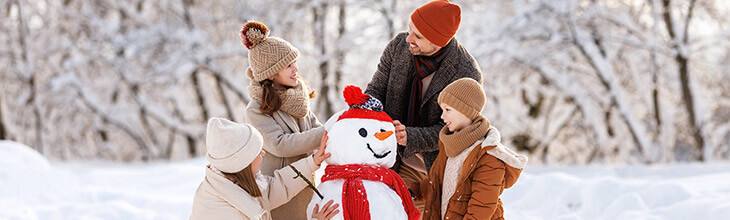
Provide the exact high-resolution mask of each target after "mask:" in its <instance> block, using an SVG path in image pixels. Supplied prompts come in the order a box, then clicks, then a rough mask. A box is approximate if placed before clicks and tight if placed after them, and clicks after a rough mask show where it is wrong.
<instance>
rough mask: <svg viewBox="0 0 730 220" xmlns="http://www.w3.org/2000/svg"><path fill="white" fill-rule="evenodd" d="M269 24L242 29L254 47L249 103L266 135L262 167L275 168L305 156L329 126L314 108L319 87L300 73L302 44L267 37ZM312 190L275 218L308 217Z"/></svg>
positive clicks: (278, 211)
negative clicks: (313, 88)
mask: <svg viewBox="0 0 730 220" xmlns="http://www.w3.org/2000/svg"><path fill="white" fill-rule="evenodd" d="M268 33H269V30H268V28H267V27H266V26H265V25H264V24H262V23H259V22H248V23H246V25H245V26H244V27H243V29H242V30H241V38H242V43H243V44H244V45H245V46H246V48H248V49H249V52H248V60H249V64H250V66H249V67H248V69H247V70H246V72H247V75H248V77H249V78H250V79H251V85H250V86H249V87H248V90H249V96H250V97H251V99H252V101H251V102H250V103H249V104H248V107H247V108H246V117H247V120H248V122H249V123H250V124H251V125H253V126H254V127H255V128H256V129H258V130H259V131H260V132H261V135H262V136H263V138H264V151H266V155H265V156H264V160H263V164H262V165H261V172H262V173H263V174H265V175H272V174H273V173H274V170H276V169H279V168H282V167H284V166H287V165H288V164H290V163H292V162H294V161H297V160H299V159H301V158H304V157H306V156H308V155H309V154H311V153H312V151H313V150H314V149H316V148H317V146H318V143H319V140H320V139H321V137H322V134H324V127H322V124H321V123H320V122H319V120H317V117H316V116H315V115H314V114H313V113H312V112H311V111H309V99H310V98H313V97H314V92H313V91H311V90H310V89H309V86H308V85H307V84H306V82H304V80H303V79H302V78H301V77H299V76H298V74H297V73H298V71H299V69H298V68H297V64H296V59H297V58H298V57H299V51H298V50H297V48H295V47H294V46H292V45H291V44H289V42H287V41H285V40H283V39H281V38H277V37H267V36H268ZM312 195H313V192H312V190H310V189H305V190H303V191H302V192H301V193H299V195H297V196H296V197H294V198H293V199H292V200H291V201H290V202H289V203H287V204H285V205H283V206H281V207H280V208H277V209H275V210H273V211H272V213H271V214H272V217H273V218H274V219H304V218H306V214H305V210H306V208H307V205H308V204H309V200H310V199H311V198H312Z"/></svg>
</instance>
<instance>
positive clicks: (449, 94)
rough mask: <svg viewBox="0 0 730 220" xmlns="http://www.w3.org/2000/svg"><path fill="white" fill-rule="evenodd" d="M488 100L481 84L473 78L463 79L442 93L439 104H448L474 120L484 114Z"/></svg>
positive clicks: (453, 83)
mask: <svg viewBox="0 0 730 220" xmlns="http://www.w3.org/2000/svg"><path fill="white" fill-rule="evenodd" d="M486 99H487V97H486V95H484V89H482V85H481V83H479V82H477V81H476V80H474V79H472V78H461V79H458V80H456V81H454V82H452V83H451V84H449V85H448V86H446V88H444V90H443V91H441V94H439V98H438V103H439V104H441V103H446V104H447V105H449V106H451V107H454V109H456V110H457V111H459V112H461V113H462V114H464V115H465V116H466V117H467V118H469V119H471V120H474V119H475V118H477V116H479V115H480V113H481V112H482V108H484V103H485V102H486Z"/></svg>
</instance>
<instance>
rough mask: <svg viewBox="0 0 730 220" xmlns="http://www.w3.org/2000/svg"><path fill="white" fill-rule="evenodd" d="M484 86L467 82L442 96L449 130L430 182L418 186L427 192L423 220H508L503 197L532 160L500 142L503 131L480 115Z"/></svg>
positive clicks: (442, 134) (443, 133)
mask: <svg viewBox="0 0 730 220" xmlns="http://www.w3.org/2000/svg"><path fill="white" fill-rule="evenodd" d="M485 99H486V97H485V95H484V90H483V89H482V86H481V85H480V84H479V83H478V82H477V81H475V80H473V79H470V78H461V79H459V80H456V81H454V82H453V83H451V84H449V85H448V86H446V88H444V90H443V91H442V92H441V94H440V95H439V97H438V103H439V106H440V107H441V109H442V110H443V113H442V114H441V119H443V120H444V123H446V125H445V126H444V127H443V128H442V129H441V131H440V133H439V154H438V156H437V157H436V161H435V163H434V165H433V167H431V170H430V172H429V179H428V180H427V182H426V181H422V182H421V183H419V184H418V185H417V186H414V189H415V190H414V194H415V195H420V196H417V199H420V197H421V196H422V195H423V194H422V193H426V206H425V210H424V212H423V219H425V220H429V219H504V209H503V208H502V201H501V200H500V199H499V196H500V195H501V194H502V191H503V190H504V189H506V188H509V187H511V186H512V185H514V184H515V182H517V178H519V176H520V173H521V172H522V169H523V168H524V167H525V165H526V164H527V157H526V156H523V155H519V154H517V153H515V152H514V151H512V150H510V149H509V148H507V147H505V146H504V145H502V144H501V143H500V141H501V137H500V134H499V131H498V130H497V129H496V128H494V127H492V126H491V125H490V123H489V120H487V119H486V118H485V117H484V116H483V115H481V114H480V112H481V110H482V108H483V107H484V103H485Z"/></svg>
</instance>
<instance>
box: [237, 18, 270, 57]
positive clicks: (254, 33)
mask: <svg viewBox="0 0 730 220" xmlns="http://www.w3.org/2000/svg"><path fill="white" fill-rule="evenodd" d="M241 33H242V34H243V37H244V43H243V45H245V46H246V48H248V49H249V50H250V49H251V48H253V47H255V46H256V45H257V44H259V43H261V42H264V41H265V40H266V36H269V28H267V27H266V25H264V24H262V23H261V22H256V21H249V22H248V23H246V25H244V26H243V30H241Z"/></svg>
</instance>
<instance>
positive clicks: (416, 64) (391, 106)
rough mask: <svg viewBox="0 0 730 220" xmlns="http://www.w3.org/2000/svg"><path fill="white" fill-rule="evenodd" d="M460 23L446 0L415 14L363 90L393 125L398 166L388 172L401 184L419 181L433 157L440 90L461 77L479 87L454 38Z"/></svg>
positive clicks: (476, 75) (457, 10) (474, 69)
mask: <svg viewBox="0 0 730 220" xmlns="http://www.w3.org/2000/svg"><path fill="white" fill-rule="evenodd" d="M460 22H461V8H460V7H459V6H458V5H455V4H453V3H451V2H449V1H446V0H436V1H432V2H429V3H427V4H425V5H423V6H421V7H420V8H418V9H416V10H415V11H414V12H413V13H412V14H411V19H410V22H409V24H408V32H407V33H400V34H398V35H397V36H395V37H394V38H393V39H392V40H391V41H390V43H389V44H388V46H387V47H386V48H385V50H384V51H383V54H382V55H381V57H380V63H379V64H378V70H377V72H375V74H374V75H373V78H372V79H371V80H370V83H368V86H367V89H366V90H365V93H367V94H370V95H371V96H373V97H375V98H377V99H379V100H381V101H382V102H383V108H384V110H385V112H386V113H388V115H390V117H392V118H393V119H394V120H395V121H394V122H393V124H394V125H395V126H396V139H397V140H398V144H399V152H398V154H399V156H400V157H401V158H402V160H399V162H397V163H396V165H395V166H394V168H393V169H394V170H395V171H396V172H398V174H400V175H401V177H403V179H404V180H405V181H406V183H408V182H411V181H418V179H422V178H425V177H426V176H425V175H426V173H427V172H428V170H429V169H431V165H432V164H433V162H434V160H435V159H436V155H438V137H439V135H438V134H439V131H440V130H441V128H442V127H443V126H444V123H443V121H442V120H441V119H440V116H441V108H440V107H439V105H438V103H437V98H438V95H439V93H440V92H441V90H443V89H444V87H446V85H448V84H449V83H451V82H453V81H455V80H457V79H460V78H463V77H469V78H473V79H475V80H477V81H478V82H479V83H480V84H481V83H482V73H481V70H480V68H479V66H478V65H477V62H476V60H474V57H472V56H471V54H469V52H467V50H466V49H465V48H464V47H463V46H462V45H461V44H460V43H459V42H458V41H457V40H456V38H454V34H456V31H457V30H458V28H459V23H460Z"/></svg>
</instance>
